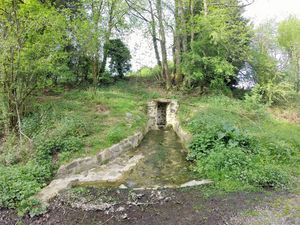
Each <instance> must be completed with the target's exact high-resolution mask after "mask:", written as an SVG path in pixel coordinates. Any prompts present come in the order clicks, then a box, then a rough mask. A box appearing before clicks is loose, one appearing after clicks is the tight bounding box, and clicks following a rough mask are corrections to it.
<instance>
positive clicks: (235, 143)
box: [188, 125, 256, 160]
mask: <svg viewBox="0 0 300 225" xmlns="http://www.w3.org/2000/svg"><path fill="white" fill-rule="evenodd" d="M253 142H254V141H253V140H251V138H250V137H248V136H247V135H246V134H242V133H241V132H240V131H239V130H238V129H236V128H234V127H232V126H229V125H225V126H223V127H221V128H218V127H210V128H209V129H205V130H203V132H201V133H200V134H198V135H197V136H196V137H194V139H193V141H192V142H191V144H190V145H189V149H190V151H189V154H188V159H189V160H195V159H199V158H201V157H203V156H208V155H209V154H210V153H211V152H212V151H215V150H216V149H226V148H235V147H240V148H241V149H242V150H243V151H244V152H249V153H251V152H255V151H256V147H255V146H254V144H253Z"/></svg>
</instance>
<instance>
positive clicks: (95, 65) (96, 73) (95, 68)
mask: <svg viewBox="0 0 300 225" xmlns="http://www.w3.org/2000/svg"><path fill="white" fill-rule="evenodd" d="M92 74H93V85H94V86H95V87H96V86H97V85H98V77H99V58H98V57H97V56H95V57H94V58H93V70H92Z"/></svg>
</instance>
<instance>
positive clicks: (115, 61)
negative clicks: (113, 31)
mask: <svg viewBox="0 0 300 225" xmlns="http://www.w3.org/2000/svg"><path fill="white" fill-rule="evenodd" d="M105 50H106V52H107V57H108V58H110V65H109V68H110V72H111V73H112V74H113V75H117V76H118V77H120V78H123V77H124V74H125V73H126V72H128V71H129V70H130V68H131V64H130V59H131V55H130V51H129V49H128V48H127V47H126V45H125V44H124V43H123V42H122V41H121V40H120V39H113V40H110V41H109V42H108V43H107V44H106V46H105Z"/></svg>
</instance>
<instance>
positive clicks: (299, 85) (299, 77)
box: [296, 58, 300, 93]
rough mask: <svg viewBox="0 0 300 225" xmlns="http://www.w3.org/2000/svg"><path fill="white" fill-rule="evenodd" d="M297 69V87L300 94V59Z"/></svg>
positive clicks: (299, 59)
mask: <svg viewBox="0 0 300 225" xmlns="http://www.w3.org/2000/svg"><path fill="white" fill-rule="evenodd" d="M296 64H297V69H296V75H297V86H296V91H297V93H299V91H300V58H298V59H297V62H296Z"/></svg>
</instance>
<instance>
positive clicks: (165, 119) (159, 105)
mask: <svg viewBox="0 0 300 225" xmlns="http://www.w3.org/2000/svg"><path fill="white" fill-rule="evenodd" d="M177 110H178V103H177V101H175V100H170V99H157V100H153V101H151V102H149V103H148V116H149V128H150V129H160V128H165V127H167V126H168V125H171V126H173V125H174V123H175V121H176V114H177Z"/></svg>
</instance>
